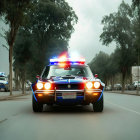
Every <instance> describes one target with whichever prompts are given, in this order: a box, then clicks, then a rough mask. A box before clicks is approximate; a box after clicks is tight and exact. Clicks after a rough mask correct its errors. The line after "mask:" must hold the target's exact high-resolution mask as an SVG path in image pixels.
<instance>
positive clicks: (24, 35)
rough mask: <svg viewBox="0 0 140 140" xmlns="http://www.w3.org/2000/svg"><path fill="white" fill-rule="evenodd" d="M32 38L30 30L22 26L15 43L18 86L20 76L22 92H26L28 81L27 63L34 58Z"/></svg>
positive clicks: (14, 54)
mask: <svg viewBox="0 0 140 140" xmlns="http://www.w3.org/2000/svg"><path fill="white" fill-rule="evenodd" d="M32 41H33V40H32V38H31V36H30V34H29V32H26V31H25V30H24V29H22V28H20V30H19V32H18V34H17V38H16V41H15V45H14V51H13V52H14V53H13V56H14V71H15V75H16V77H15V78H16V79H15V80H16V86H18V82H19V80H18V77H19V78H20V81H21V84H22V93H23V94H25V83H26V73H27V64H28V62H29V61H30V59H31V58H32V52H31V49H30V48H31V46H32Z"/></svg>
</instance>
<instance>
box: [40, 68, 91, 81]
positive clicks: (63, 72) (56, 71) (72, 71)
mask: <svg viewBox="0 0 140 140" xmlns="http://www.w3.org/2000/svg"><path fill="white" fill-rule="evenodd" d="M52 76H55V77H63V76H79V77H91V78H92V77H93V75H92V72H91V71H90V69H89V67H88V66H71V67H70V68H69V69H65V68H62V67H59V66H50V70H49V72H48V71H47V70H45V71H44V73H43V75H42V78H47V79H49V78H50V77H52Z"/></svg>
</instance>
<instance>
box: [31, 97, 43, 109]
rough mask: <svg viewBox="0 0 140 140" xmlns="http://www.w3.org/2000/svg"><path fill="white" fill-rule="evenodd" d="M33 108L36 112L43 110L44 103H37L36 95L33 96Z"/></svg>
mask: <svg viewBox="0 0 140 140" xmlns="http://www.w3.org/2000/svg"><path fill="white" fill-rule="evenodd" d="M32 109H33V111H34V112H42V111H43V104H39V103H37V102H36V100H35V98H34V96H32Z"/></svg>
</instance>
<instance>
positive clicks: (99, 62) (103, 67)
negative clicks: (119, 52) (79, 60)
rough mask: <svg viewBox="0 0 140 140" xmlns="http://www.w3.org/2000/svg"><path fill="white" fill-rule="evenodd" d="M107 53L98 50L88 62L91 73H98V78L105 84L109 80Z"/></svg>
mask: <svg viewBox="0 0 140 140" xmlns="http://www.w3.org/2000/svg"><path fill="white" fill-rule="evenodd" d="M109 59H110V58H109V55H108V54H106V53H104V52H99V54H97V55H96V57H95V58H93V60H92V61H91V62H90V63H89V66H90V68H91V70H92V72H93V73H98V74H99V77H100V79H102V80H103V82H105V84H106V85H107V83H108V80H109V70H110V68H109V67H108V62H109Z"/></svg>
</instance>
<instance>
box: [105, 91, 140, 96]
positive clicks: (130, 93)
mask: <svg viewBox="0 0 140 140" xmlns="http://www.w3.org/2000/svg"><path fill="white" fill-rule="evenodd" d="M105 92H107V93H118V94H127V95H135V96H140V91H139V94H137V91H136V90H125V91H124V93H122V92H121V91H120V90H112V91H105Z"/></svg>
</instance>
